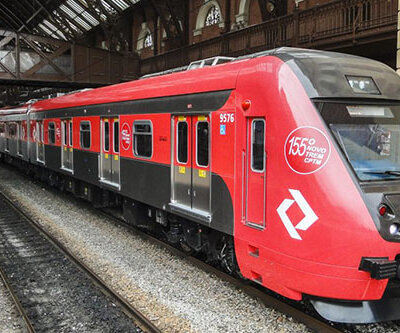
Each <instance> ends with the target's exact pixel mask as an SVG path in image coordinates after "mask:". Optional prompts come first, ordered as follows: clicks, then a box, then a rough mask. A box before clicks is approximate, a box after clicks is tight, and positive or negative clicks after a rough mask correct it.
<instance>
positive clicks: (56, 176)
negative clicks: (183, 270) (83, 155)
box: [0, 153, 240, 276]
mask: <svg viewBox="0 0 400 333" xmlns="http://www.w3.org/2000/svg"><path fill="white" fill-rule="evenodd" d="M0 162H5V163H6V164H8V165H12V166H13V167H15V168H17V169H18V170H20V171H21V172H23V173H24V174H25V175H27V176H29V177H32V178H33V179H36V180H39V181H41V182H44V183H46V184H48V185H49V186H51V187H54V188H57V189H59V190H61V191H63V192H68V193H71V194H73V195H74V196H76V197H78V198H81V199H84V200H86V201H89V202H91V203H92V205H93V206H94V207H95V208H99V209H105V208H111V209H113V210H115V211H118V215H119V216H122V217H123V219H124V220H125V222H127V223H128V224H130V225H132V226H134V227H137V228H139V229H141V230H144V231H146V232H148V233H151V234H152V235H155V236H157V237H158V238H159V239H161V240H163V241H165V242H167V243H169V244H171V245H173V246H175V247H179V248H181V249H182V250H183V251H184V252H186V253H188V254H191V255H194V256H198V257H200V258H201V259H202V260H204V261H205V262H207V263H209V264H212V265H213V266H216V267H219V268H221V269H222V270H224V271H225V272H227V273H229V274H232V275H235V276H238V275H240V273H239V267H238V264H237V261H236V257H235V250H234V240H233V237H232V236H230V235H227V234H224V233H222V232H220V231H217V230H213V229H211V228H208V227H206V226H203V225H201V224H198V223H195V222H193V221H190V220H188V219H186V218H184V217H181V216H178V215H176V214H172V213H170V212H167V211H164V210H161V209H158V208H155V207H152V206H149V205H146V204H144V203H141V202H138V201H135V200H133V199H130V198H127V197H123V196H121V195H120V194H118V193H116V192H113V191H110V190H107V189H102V188H100V187H98V186H95V185H93V184H89V183H86V182H84V181H81V180H77V179H75V178H72V177H70V176H67V175H64V174H62V173H58V172H55V171H52V170H49V169H47V168H44V167H42V166H40V165H33V164H30V163H28V162H26V161H23V160H19V159H15V158H13V157H11V156H8V155H4V154H1V153H0Z"/></svg>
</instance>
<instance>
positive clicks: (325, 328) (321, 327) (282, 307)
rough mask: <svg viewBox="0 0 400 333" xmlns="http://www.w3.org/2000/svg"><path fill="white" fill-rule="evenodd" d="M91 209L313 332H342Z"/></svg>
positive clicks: (105, 214) (101, 212)
mask: <svg viewBox="0 0 400 333" xmlns="http://www.w3.org/2000/svg"><path fill="white" fill-rule="evenodd" d="M88 205H89V206H90V207H92V208H93V206H91V205H90V204H88ZM93 209H94V211H95V212H98V213H99V214H100V215H102V216H104V217H106V218H108V219H111V220H112V221H113V223H114V224H117V225H120V226H121V225H122V226H123V227H125V228H127V229H128V230H130V231H132V232H133V233H135V234H136V235H138V236H140V237H141V238H143V239H145V240H148V241H150V242H152V243H153V244H155V245H158V246H159V247H161V248H164V249H167V250H168V251H170V252H171V253H172V254H174V255H176V256H178V257H180V258H182V259H184V260H186V261H188V262H190V263H191V264H193V265H194V266H196V267H198V268H200V269H202V270H204V271H207V272H208V273H212V274H214V275H216V276H217V277H218V278H220V279H222V280H223V281H226V282H228V283H230V284H232V285H234V286H235V287H237V288H240V289H241V290H242V291H244V292H245V293H246V294H247V295H249V296H251V297H256V298H258V299H259V300H260V301H261V302H262V303H263V304H264V305H266V306H267V307H269V308H273V309H275V310H278V311H280V312H282V313H284V314H287V315H289V316H291V317H293V318H295V319H296V320H298V321H299V322H301V323H303V324H304V325H306V326H307V327H308V328H309V329H311V330H312V331H314V332H318V333H339V332H342V331H341V330H339V329H337V328H335V327H333V326H330V325H329V324H328V323H327V322H325V321H323V320H320V319H318V318H316V317H313V316H311V315H309V314H307V313H305V312H304V311H301V310H299V309H297V308H296V307H294V306H292V305H290V304H289V303H287V302H284V301H282V300H280V299H278V298H277V297H274V296H271V295H269V294H267V293H266V292H264V291H261V290H260V289H257V288H256V287H254V286H252V285H249V284H247V283H246V281H245V280H240V279H238V278H235V277H233V276H231V275H229V274H227V273H225V272H223V271H221V270H219V269H217V268H215V267H213V266H211V265H209V264H207V263H205V262H204V261H201V260H199V259H197V258H195V257H193V256H191V255H189V254H187V253H185V252H183V251H181V250H179V249H177V248H175V247H173V246H171V245H169V244H168V243H165V242H163V241H161V240H159V239H158V238H156V237H153V236H151V235H149V234H147V233H145V232H143V231H141V230H139V229H138V228H136V227H134V226H132V225H130V224H128V223H127V222H126V221H124V220H123V219H122V218H119V217H117V216H115V215H112V214H111V213H109V212H107V211H104V210H101V209H95V208H93Z"/></svg>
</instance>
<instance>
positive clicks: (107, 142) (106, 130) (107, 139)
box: [104, 121, 110, 151]
mask: <svg viewBox="0 0 400 333" xmlns="http://www.w3.org/2000/svg"><path fill="white" fill-rule="evenodd" d="M104 150H105V151H109V150H110V123H109V122H108V121H106V122H104Z"/></svg>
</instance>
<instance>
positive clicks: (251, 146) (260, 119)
mask: <svg viewBox="0 0 400 333" xmlns="http://www.w3.org/2000/svg"><path fill="white" fill-rule="evenodd" d="M256 121H261V122H263V124H264V140H263V169H262V170H258V169H254V167H253V162H254V155H253V138H254V130H253V125H254V122H256ZM250 129H251V134H250V156H251V158H250V168H251V171H253V172H256V173H264V172H265V170H266V168H265V160H266V159H265V155H266V153H265V141H266V135H265V119H264V118H255V119H252V120H251V124H250Z"/></svg>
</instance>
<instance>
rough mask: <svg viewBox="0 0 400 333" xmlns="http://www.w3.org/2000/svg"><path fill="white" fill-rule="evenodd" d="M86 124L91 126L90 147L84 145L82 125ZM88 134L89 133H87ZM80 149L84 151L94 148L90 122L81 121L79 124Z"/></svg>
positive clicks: (90, 130)
mask: <svg viewBox="0 0 400 333" xmlns="http://www.w3.org/2000/svg"><path fill="white" fill-rule="evenodd" d="M83 124H85V125H87V124H89V131H88V132H89V135H90V140H89V141H90V145H89V147H83V145H82V125H83ZM85 132H87V131H85ZM79 147H80V148H81V149H83V150H90V149H91V148H92V122H91V121H90V120H81V121H80V122H79Z"/></svg>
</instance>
